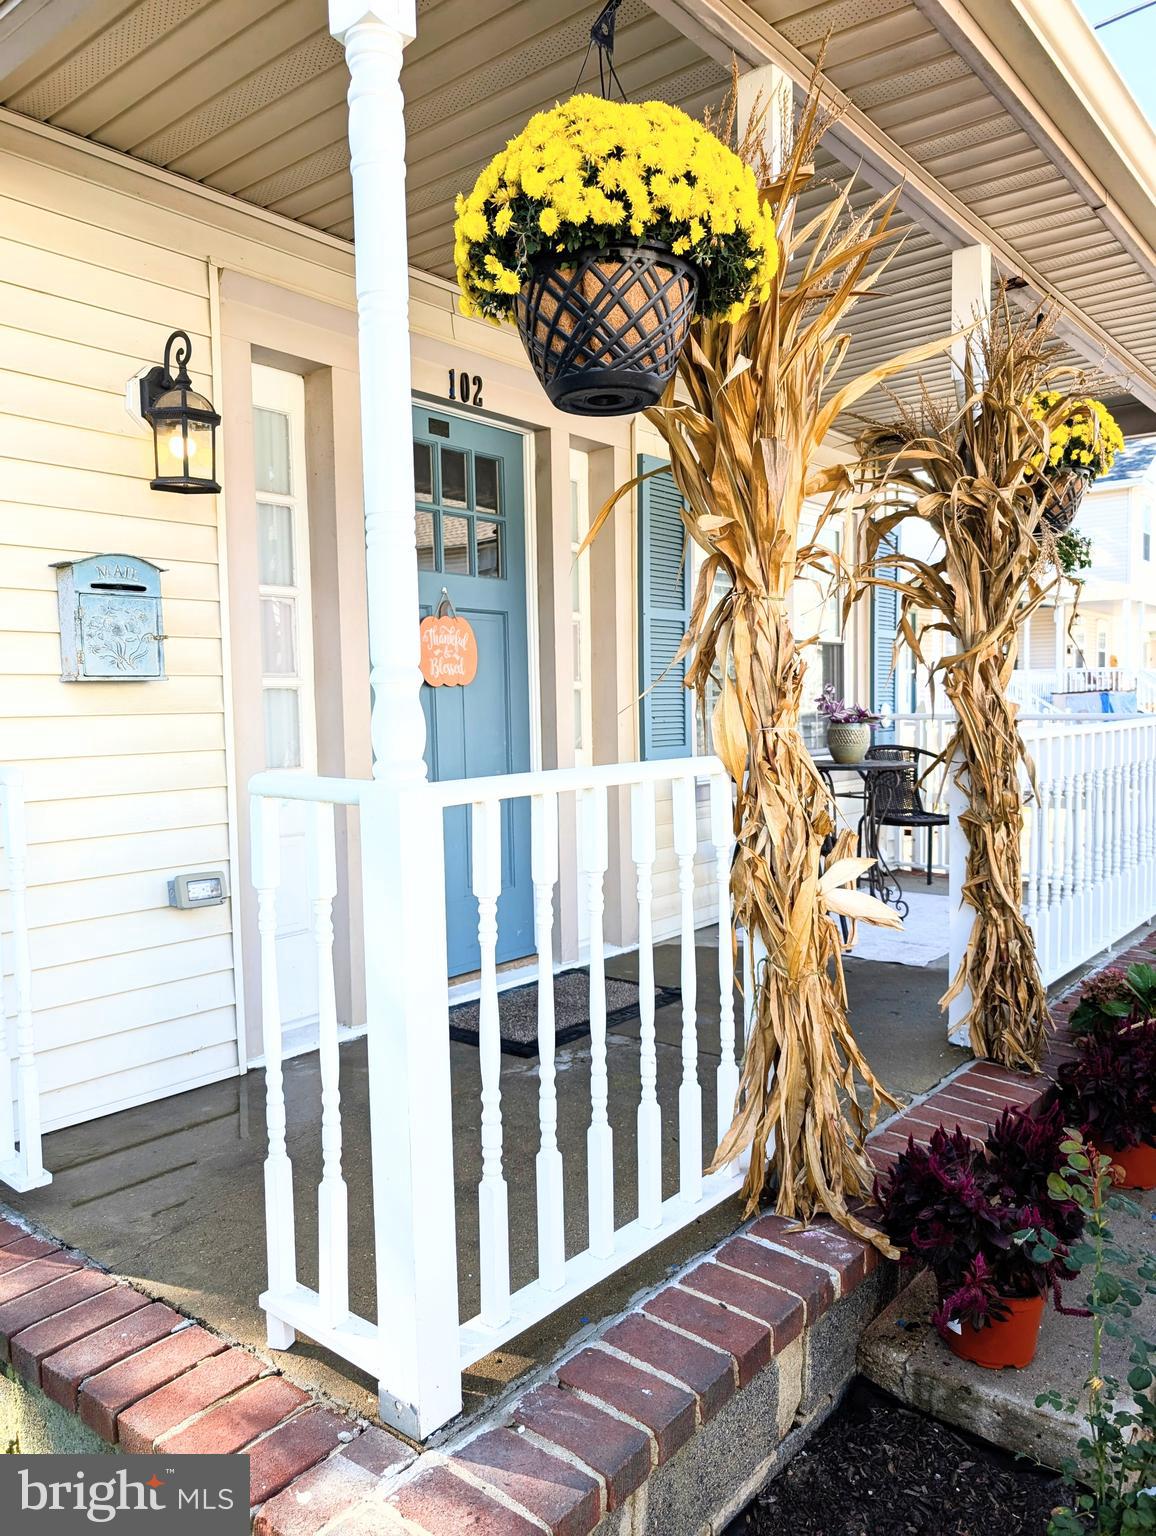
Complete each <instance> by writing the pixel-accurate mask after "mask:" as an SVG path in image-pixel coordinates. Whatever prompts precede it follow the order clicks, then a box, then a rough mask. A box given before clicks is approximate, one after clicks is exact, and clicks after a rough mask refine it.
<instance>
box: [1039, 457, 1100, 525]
mask: <svg viewBox="0 0 1156 1536" xmlns="http://www.w3.org/2000/svg"><path fill="white" fill-rule="evenodd" d="M1091 483H1092V477H1091V475H1090V474H1088V473H1087V472H1086V471H1085V472H1084V473H1082V474H1075V473H1072V474H1066V475H1060V476H1058V477H1056V478H1054V479H1053V480H1052V482H1051V491H1050V494H1049V496H1048V498H1047V500H1046V501H1045V502H1044V517H1043V520H1044V522H1045V523H1046V524H1047V526H1048V527H1049V528H1050V529H1051V530H1052V532H1053V533H1054V534H1055V535H1056V536H1057V538H1058V537H1059V535H1060V534H1061V533H1067V531H1068V529H1069V528H1070V527H1071V526H1072V524H1073V523H1074V522H1075V520H1076V513H1077V512H1078V511H1079V510H1080V503H1081V502H1082V501H1083V499H1084V492H1085V491H1086V490H1087V489H1088V487H1089V485H1091Z"/></svg>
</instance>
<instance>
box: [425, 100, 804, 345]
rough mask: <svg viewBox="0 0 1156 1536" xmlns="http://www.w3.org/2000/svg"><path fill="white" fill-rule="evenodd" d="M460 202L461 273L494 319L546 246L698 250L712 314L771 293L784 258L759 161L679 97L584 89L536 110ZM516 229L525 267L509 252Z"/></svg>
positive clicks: (704, 299)
mask: <svg viewBox="0 0 1156 1536" xmlns="http://www.w3.org/2000/svg"><path fill="white" fill-rule="evenodd" d="M454 211H455V215H456V222H455V229H454V266H455V270H456V272H457V276H458V283H459V285H460V287H461V289H462V292H463V294H464V295H465V297H466V299H467V301H468V303H469V304H470V306H471V310H472V312H475V313H476V312H479V311H480V312H481V313H483V314H485V315H486V316H487V317H489V318H490V319H497V320H501V319H508V318H510V317H511V315H512V308H513V304H512V297H513V295H514V294H515V293H516V292H517V289H518V287H519V285H520V283H521V282H522V281H523V280H524V279H525V277H526V275H527V272H528V268H529V264H530V263H531V262H532V260H533V259H534V257H535V256H537V255H538V254H539V253H546V252H549V253H554V252H556V251H559V250H579V249H581V248H584V247H585V248H588V249H593V250H595V251H597V250H600V249H603V248H604V247H605V246H607V245H612V244H614V243H616V242H618V241H621V240H623V239H633V240H636V241H638V242H639V244H641V245H645V244H648V243H649V244H656V245H659V246H665V247H666V248H668V249H670V250H672V251H673V252H675V253H677V254H682V255H686V254H689V252H691V251H693V252H694V264H695V268H696V271H697V275H698V280H699V281H698V307H699V311H700V313H702V314H704V315H708V316H709V315H724V314H731V315H738V314H740V313H741V312H742V311H743V309H745V308H746V307H747V306H748V305H750V304H751V303H754V302H759V301H761V300H762V299H763V297H764V296H765V294H766V293H767V292H768V291H769V284H770V282H771V280H772V278H773V276H774V273H775V271H776V269H777V266H778V246H777V242H776V239H775V234H774V228H773V223H772V222H771V215H770V213H769V210H766V209H764V208H763V206H762V205H761V203H760V199H759V192H758V187H757V185H756V183H755V177H754V173H753V171H752V170H751V168H750V167H749V166H748V165H746V164H744V163H743V162H742V161H741V160H740V159H739V157H738V156H737V155H736V154H735V153H734V152H733V151H732V150H731V149H730V148H728V147H727V145H725V144H723V143H721V142H720V141H719V140H718V139H717V138H715V137H714V136H713V135H712V134H711V133H709V132H708V131H707V130H706V129H705V128H704V127H703V126H702V125H701V124H700V123H697V122H695V121H694V120H693V119H692V118H690V117H688V116H687V114H686V113H685V112H683V111H681V109H680V108H678V107H674V106H671V105H670V104H669V103H668V102H659V101H651V102H640V103H639V102H618V101H604V100H602V99H601V98H600V97H593V96H575V97H572V98H571V99H570V100H569V101H566V102H562V103H561V104H559V105H558V106H556V107H554V108H552V109H551V110H550V111H547V112H539V113H536V114H535V115H534V116H533V117H532V118H531V119H530V121H529V122H528V123H527V124H526V126H525V128H524V129H523V130H522V132H521V133H520V134H518V135H516V136H515V137H514V138H513V139H511V140H510V142H509V143H508V144H507V145H506V147H505V149H503V150H501V151H500V152H499V153H498V154H497V155H495V156H494V158H493V159H492V160H491V161H490V163H489V165H487V166H486V167H485V168H484V170H483V171H482V172H481V174H480V175H479V176H478V179H477V181H476V183H475V185H474V187H473V190H472V191H471V192H470V194H469V196H467V197H461V196H459V197H458V198H457V199H456V200H455V204H454ZM511 238H515V239H516V241H517V248H518V251H519V257H518V267H519V270H517V271H512V270H511V269H510V268H509V267H507V266H506V265H505V263H504V260H502V259H499V258H500V257H502V256H504V255H505V253H508V252H509V250H510V242H511ZM488 257H493V258H494V261H493V262H491V261H489V260H487V258H488ZM495 262H496V265H495Z"/></svg>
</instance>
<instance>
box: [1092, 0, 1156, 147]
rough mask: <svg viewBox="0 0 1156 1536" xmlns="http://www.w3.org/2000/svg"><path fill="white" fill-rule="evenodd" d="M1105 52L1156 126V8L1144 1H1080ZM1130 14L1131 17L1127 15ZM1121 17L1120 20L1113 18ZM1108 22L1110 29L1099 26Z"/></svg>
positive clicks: (1149, 119)
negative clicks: (1129, 12) (1126, 13)
mask: <svg viewBox="0 0 1156 1536" xmlns="http://www.w3.org/2000/svg"><path fill="white" fill-rule="evenodd" d="M1078 3H1079V7H1080V9H1081V10H1082V11H1083V13H1084V16H1085V17H1086V18H1087V21H1088V24H1089V26H1092V27H1096V28H1097V30H1096V36H1097V37H1098V38H1099V40H1100V43H1101V45H1102V46H1103V48H1104V51H1105V52H1106V53H1107V55H1108V57H1109V58H1110V59H1111V60H1112V62H1113V63H1114V64H1115V66H1116V68H1117V69H1118V70H1119V72H1120V74H1121V75H1122V76H1123V77H1124V80H1125V81H1126V82H1127V85H1128V89H1129V90H1130V91H1131V92H1132V95H1133V96H1135V98H1136V100H1137V101H1138V102H1139V103H1140V105H1141V106H1142V107H1143V109H1144V111H1145V113H1146V115H1147V117H1148V121H1149V122H1150V123H1154V124H1156V5H1153V4H1149V5H1145V4H1144V0H1078ZM1128 11H1131V12H1133V14H1132V15H1125V14H1124V13H1125V12H1128ZM1114 17H1119V18H1120V19H1119V20H1113V19H1112V18H1114ZM1102 22H1109V23H1110V24H1109V25H1108V26H1100V25H1098V24H1099V23H1102Z"/></svg>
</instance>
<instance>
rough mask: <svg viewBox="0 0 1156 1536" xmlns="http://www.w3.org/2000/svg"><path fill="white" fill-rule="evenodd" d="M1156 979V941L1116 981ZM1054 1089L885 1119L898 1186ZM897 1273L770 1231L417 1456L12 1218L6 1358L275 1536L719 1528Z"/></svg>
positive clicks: (876, 1150) (985, 1079)
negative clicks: (240, 1479) (227, 1496)
mask: <svg viewBox="0 0 1156 1536" xmlns="http://www.w3.org/2000/svg"><path fill="white" fill-rule="evenodd" d="M1141 959H1142V960H1147V961H1152V960H1153V959H1156V937H1150V938H1148V939H1146V940H1145V941H1144V942H1142V943H1141V944H1138V945H1137V946H1135V947H1134V948H1133V949H1131V950H1129V951H1128V952H1127V954H1125V955H1123V956H1121V957H1119V962H1118V963H1124V964H1127V963H1130V962H1131V961H1134V960H1141ZM1074 1005H1075V996H1074V994H1073V995H1071V996H1069V997H1068V998H1067V999H1065V1000H1063V1001H1061V1002H1060V1003H1059V1004H1058V1005H1057V1006H1056V1007H1055V1008H1054V1010H1053V1017H1054V1019H1055V1023H1056V1031H1055V1035H1054V1037H1053V1040H1052V1043H1051V1045H1050V1048H1049V1053H1048V1057H1047V1060H1046V1062H1045V1072H1044V1074H1043V1075H1041V1076H1040V1077H1036V1078H1026V1077H1024V1076H1022V1075H1017V1074H1015V1073H1010V1072H1006V1071H1003V1070H1002V1069H1001V1068H999V1067H995V1066H992V1065H991V1064H990V1063H987V1062H976V1063H973V1064H971V1065H969V1066H967V1067H965V1068H963V1069H962V1070H960V1071H959V1072H957V1073H956V1074H954V1075H953V1076H952V1077H951V1078H949V1079H947V1080H946V1081H945V1082H944V1083H943V1084H941V1085H940V1086H939V1087H938V1088H937V1089H935V1090H934V1091H933V1092H932V1093H930V1094H929V1095H927V1096H926V1097H925V1098H924V1099H922V1100H920V1101H919V1102H917V1103H913V1104H912V1105H910V1106H908V1107H907V1109H905V1110H904V1112H903V1113H902V1114H901V1115H899V1116H897V1117H896V1118H894V1119H893V1120H890V1121H888V1122H887V1124H886V1126H884V1127H883V1128H882V1129H881V1130H880V1131H879V1132H877V1133H876V1134H875V1135H874V1136H873V1137H872V1138H871V1141H870V1147H869V1155H870V1157H871V1160H872V1162H873V1163H874V1164H875V1166H876V1167H877V1168H880V1169H882V1168H885V1167H886V1166H887V1165H888V1164H889V1163H890V1162H891V1161H893V1160H894V1158H895V1157H897V1156H898V1154H899V1152H900V1151H901V1150H902V1149H903V1148H904V1147H905V1146H906V1143H907V1138H908V1136H909V1135H910V1136H914V1137H915V1138H916V1140H921V1139H923V1138H925V1137H926V1136H927V1135H929V1133H930V1131H931V1130H932V1129H933V1128H934V1127H935V1126H936V1125H938V1124H939V1123H940V1122H944V1123H946V1124H948V1125H949V1126H954V1125H956V1124H958V1125H960V1126H961V1127H962V1128H963V1129H964V1130H966V1131H968V1132H969V1133H970V1134H972V1135H974V1136H982V1135H983V1134H984V1133H985V1132H986V1130H987V1128H988V1127H989V1126H990V1125H991V1124H992V1122H993V1121H994V1120H995V1119H996V1118H997V1117H998V1115H999V1114H1000V1112H1001V1111H1002V1110H1003V1108H1004V1107H1005V1106H1006V1105H1009V1104H1012V1105H1027V1104H1031V1103H1033V1102H1034V1101H1035V1100H1036V1099H1037V1098H1038V1097H1039V1095H1040V1094H1041V1093H1042V1092H1043V1091H1044V1089H1045V1088H1046V1086H1047V1083H1048V1080H1049V1078H1048V1074H1049V1072H1051V1071H1053V1070H1054V1069H1055V1067H1056V1066H1057V1065H1058V1063H1059V1062H1060V1061H1061V1060H1063V1059H1065V1058H1066V1057H1067V1056H1068V1055H1070V1053H1071V1048H1070V1046H1069V1045H1068V1044H1067V1040H1066V1025H1067V1019H1068V1015H1069V1014H1070V1012H1071V1009H1072V1008H1073V1007H1074ZM898 1283H899V1280H898V1267H897V1266H896V1265H892V1264H888V1263H886V1262H882V1261H880V1260H879V1258H878V1255H877V1254H876V1252H875V1250H874V1249H873V1248H871V1247H869V1246H868V1245H866V1244H865V1243H862V1242H860V1241H859V1240H858V1239H856V1238H854V1237H851V1236H849V1235H848V1234H847V1233H845V1232H844V1231H842V1230H841V1229H840V1228H838V1227H835V1226H833V1225H831V1224H830V1223H826V1222H824V1223H820V1224H818V1225H816V1226H814V1227H811V1228H809V1229H808V1230H805V1231H802V1230H792V1229H791V1226H790V1224H789V1223H787V1222H785V1221H783V1220H782V1219H781V1218H779V1217H777V1216H761V1217H759V1218H757V1219H756V1220H754V1221H753V1222H751V1223H749V1224H748V1225H747V1226H745V1227H744V1228H743V1229H742V1231H741V1232H739V1233H738V1234H736V1235H735V1236H732V1237H730V1238H728V1239H727V1240H726V1241H725V1242H723V1243H722V1244H720V1245H719V1247H717V1248H716V1249H714V1250H713V1251H712V1252H711V1253H709V1254H706V1255H700V1256H699V1257H698V1258H697V1259H696V1260H694V1261H693V1263H692V1264H690V1265H688V1266H687V1267H686V1268H685V1269H684V1270H683V1271H682V1272H681V1273H680V1274H679V1275H678V1276H677V1277H676V1278H674V1279H673V1280H671V1281H670V1282H669V1283H667V1284H666V1285H664V1286H662V1287H661V1288H660V1289H658V1290H657V1291H655V1292H654V1293H653V1294H651V1295H649V1296H647V1297H645V1298H644V1299H641V1300H640V1301H638V1302H637V1304H636V1305H634V1306H633V1307H632V1309H631V1310H630V1311H629V1312H627V1313H625V1314H623V1315H620V1316H618V1317H616V1318H614V1319H612V1320H611V1321H609V1322H608V1323H607V1324H606V1325H604V1326H603V1327H602V1328H601V1329H599V1330H598V1331H597V1334H596V1336H595V1337H593V1338H592V1339H590V1340H587V1341H586V1342H584V1343H583V1344H582V1345H581V1346H580V1347H579V1348H577V1349H576V1350H575V1351H574V1352H572V1353H570V1354H569V1355H568V1356H566V1357H565V1358H563V1359H562V1360H561V1361H560V1362H559V1363H557V1364H556V1366H555V1367H554V1369H553V1372H552V1374H551V1375H550V1377H549V1379H548V1380H545V1381H541V1382H539V1383H538V1384H536V1385H533V1386H531V1387H529V1388H526V1389H524V1390H522V1392H521V1393H520V1395H516V1396H514V1397H513V1398H511V1399H510V1400H509V1401H507V1402H506V1403H505V1404H503V1405H502V1406H501V1407H500V1408H499V1409H498V1410H496V1411H494V1412H491V1413H490V1414H488V1415H487V1416H486V1417H485V1418H484V1419H483V1421H482V1422H481V1424H480V1425H479V1424H472V1425H470V1426H469V1428H468V1429H466V1430H463V1431H462V1432H460V1433H459V1434H458V1435H457V1436H456V1437H453V1436H451V1437H450V1438H448V1439H447V1440H446V1442H445V1443H444V1444H443V1445H439V1446H438V1448H436V1449H429V1450H426V1451H424V1452H418V1451H416V1450H415V1449H414V1448H412V1447H410V1446H408V1445H407V1444H406V1443H405V1442H403V1441H402V1440H400V1439H398V1438H396V1437H395V1436H393V1435H391V1434H388V1433H386V1432H385V1431H383V1430H382V1429H380V1428H377V1427H375V1426H366V1425H365V1424H363V1423H360V1422H356V1421H354V1420H352V1419H350V1418H347V1417H345V1416H343V1415H342V1414H341V1413H340V1412H338V1411H335V1410H334V1408H333V1407H332V1406H331V1405H327V1404H323V1403H320V1402H317V1401H314V1400H313V1399H311V1398H310V1397H309V1396H308V1395H307V1394H306V1393H305V1392H303V1391H301V1390H300V1389H299V1388H297V1387H295V1386H293V1385H291V1384H290V1383H289V1382H288V1381H286V1380H285V1379H284V1378H283V1377H282V1376H280V1375H279V1374H278V1373H276V1372H275V1371H272V1370H270V1368H269V1367H268V1366H267V1365H266V1363H265V1362H264V1361H262V1360H261V1359H260V1358H258V1357H257V1356H256V1355H253V1354H251V1353H249V1352H248V1351H246V1350H243V1349H240V1348H238V1347H236V1346H235V1345H231V1344H229V1343H228V1342H227V1341H226V1340H224V1339H222V1338H220V1337H218V1336H216V1335H214V1334H212V1333H210V1332H208V1331H207V1330H206V1329H204V1328H202V1327H200V1326H198V1325H197V1324H196V1323H195V1322H193V1321H191V1320H190V1319H188V1318H185V1317H182V1316H181V1315H180V1314H179V1313H177V1312H175V1311H174V1310H173V1309H172V1308H170V1307H168V1306H166V1305H164V1304H163V1303H160V1302H155V1301H152V1300H150V1298H149V1297H147V1296H145V1295H143V1294H142V1293H141V1292H139V1291H137V1290H135V1289H133V1287H132V1286H130V1285H128V1284H127V1283H125V1282H124V1281H121V1280H118V1279H117V1278H116V1277H114V1276H112V1275H109V1274H106V1273H105V1272H104V1271H103V1270H100V1269H98V1268H97V1267H96V1266H95V1265H93V1264H92V1262H91V1261H90V1260H87V1259H85V1258H84V1257H83V1256H82V1255H80V1254H76V1253H73V1252H70V1251H67V1250H65V1249H63V1248H62V1247H61V1246H60V1245H59V1244H57V1243H54V1242H53V1241H52V1240H51V1239H49V1238H45V1237H43V1236H40V1235H37V1234H33V1233H29V1232H28V1230H27V1229H26V1228H24V1227H22V1226H21V1225H19V1224H18V1223H17V1222H14V1221H9V1220H0V1360H3V1361H4V1362H5V1366H4V1369H5V1372H6V1373H7V1374H8V1375H9V1377H10V1378H12V1377H17V1378H21V1379H22V1380H23V1381H24V1382H26V1383H29V1384H31V1387H32V1388H33V1389H35V1390H38V1391H40V1392H42V1393H44V1394H45V1395H46V1396H47V1397H48V1398H50V1399H51V1400H52V1401H53V1402H54V1403H55V1404H57V1405H59V1406H60V1407H62V1408H64V1409H67V1410H69V1411H70V1412H72V1413H75V1414H77V1415H78V1416H79V1418H80V1419H81V1421H82V1422H83V1423H84V1424H85V1425H86V1426H87V1427H88V1428H89V1429H90V1430H91V1431H93V1432H94V1433H95V1434H96V1435H98V1436H100V1437H101V1438H102V1439H103V1440H105V1441H107V1442H108V1443H109V1444H110V1445H112V1446H116V1447H119V1448H120V1449H121V1450H122V1451H126V1452H150V1451H155V1450H171V1451H182V1452H190V1451H192V1452H222V1451H224V1452H234V1451H244V1452H245V1453H246V1454H247V1455H248V1456H249V1458H250V1465H251V1501H252V1505H253V1515H254V1531H255V1533H256V1536H323V1533H324V1536H330V1533H332V1536H368V1533H370V1532H373V1533H379V1532H381V1533H389V1532H403V1531H405V1532H410V1533H413V1536H451V1533H453V1536H457V1533H459V1532H468V1533H471V1536H539V1533H541V1532H543V1531H547V1532H551V1533H554V1536H588V1533H590V1532H592V1531H597V1532H599V1536H611V1533H613V1536H643V1533H653V1536H691V1533H697V1532H702V1531H707V1532H717V1531H719V1530H721V1529H722V1527H723V1525H724V1524H725V1523H726V1521H727V1520H729V1519H730V1518H731V1517H732V1516H733V1515H734V1514H735V1513H737V1512H738V1510H739V1509H740V1508H741V1507H742V1506H743V1504H745V1503H746V1502H747V1501H748V1499H749V1498H750V1497H751V1496H753V1494H754V1493H755V1492H756V1491H757V1489H758V1487H759V1486H761V1484H762V1483H763V1482H764V1481H765V1479H766V1477H767V1476H768V1475H769V1474H770V1473H771V1472H773V1471H774V1470H775V1468H776V1467H777V1466H778V1465H780V1464H781V1463H782V1462H783V1461H785V1460H786V1459H788V1458H789V1455H790V1454H792V1452H793V1450H794V1449H795V1448H796V1447H797V1445H798V1443H799V1441H800V1439H801V1437H802V1436H804V1435H805V1434H806V1433H807V1432H808V1431H809V1429H810V1428H813V1427H814V1426H815V1425H816V1424H817V1423H818V1422H819V1421H820V1420H821V1419H822V1417H823V1416H824V1414H825V1413H826V1412H828V1411H829V1409H830V1408H831V1407H832V1406H833V1405H834V1403H835V1402H837V1401H838V1397H839V1394H840V1393H841V1391H842V1389H843V1387H844V1386H845V1384H846V1382H847V1381H848V1380H849V1379H850V1377H851V1376H852V1375H853V1374H854V1371H855V1348H856V1344H857V1342H858V1338H859V1334H860V1333H861V1332H862V1330H863V1328H865V1327H866V1325H867V1323H868V1322H869V1321H870V1320H871V1318H872V1317H873V1316H874V1315H875V1314H876V1313H877V1312H878V1311H879V1310H880V1309H881V1308H882V1306H883V1305H885V1304H886V1302H887V1301H888V1300H889V1299H890V1297H891V1296H892V1295H893V1294H894V1293H895V1290H896V1289H897V1287H898Z"/></svg>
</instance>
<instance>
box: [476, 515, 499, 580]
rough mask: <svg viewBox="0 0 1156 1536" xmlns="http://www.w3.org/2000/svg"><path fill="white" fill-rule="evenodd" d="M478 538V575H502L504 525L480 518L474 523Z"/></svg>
mask: <svg viewBox="0 0 1156 1536" xmlns="http://www.w3.org/2000/svg"><path fill="white" fill-rule="evenodd" d="M474 528H475V533H476V535H477V540H478V575H479V576H495V577H500V576H501V574H502V525H501V523H489V522H485V521H484V520H483V519H482V518H480V517H479V518H478V519H477V522H476V523H475V525H474Z"/></svg>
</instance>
